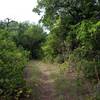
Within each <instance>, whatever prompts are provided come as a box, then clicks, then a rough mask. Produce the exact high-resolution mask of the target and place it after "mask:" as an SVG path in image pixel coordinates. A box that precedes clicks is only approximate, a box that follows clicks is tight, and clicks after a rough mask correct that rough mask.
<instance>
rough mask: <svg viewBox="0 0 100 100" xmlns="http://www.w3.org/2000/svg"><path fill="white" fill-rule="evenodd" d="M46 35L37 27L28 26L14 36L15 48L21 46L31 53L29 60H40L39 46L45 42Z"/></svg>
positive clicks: (40, 51) (40, 50)
mask: <svg viewBox="0 0 100 100" xmlns="http://www.w3.org/2000/svg"><path fill="white" fill-rule="evenodd" d="M45 37H46V33H45V32H44V31H43V29H42V27H40V26H39V25H29V26H28V28H27V29H26V30H24V32H23V33H18V34H16V35H15V36H14V40H15V42H16V43H17V46H22V47H23V48H24V49H26V50H28V51H30V52H31V55H30V57H31V58H41V56H42V49H41V45H42V43H43V42H44V41H45Z"/></svg>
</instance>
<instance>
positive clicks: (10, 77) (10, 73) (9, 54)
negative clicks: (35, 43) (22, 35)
mask: <svg viewBox="0 0 100 100" xmlns="http://www.w3.org/2000/svg"><path fill="white" fill-rule="evenodd" d="M11 34H12V32H9V31H8V30H5V29H0V99H3V100H9V99H13V98H14V99H15V98H16V99H17V98H19V96H20V95H21V94H22V93H23V92H25V89H24V85H25V82H24V80H23V70H24V68H25V65H26V64H27V61H28V55H29V52H27V51H25V50H23V48H17V46H16V43H15V42H13V41H12V40H11ZM20 91H21V92H20ZM19 92H20V93H19ZM18 93H19V96H18V97H16V96H17V94H18Z"/></svg>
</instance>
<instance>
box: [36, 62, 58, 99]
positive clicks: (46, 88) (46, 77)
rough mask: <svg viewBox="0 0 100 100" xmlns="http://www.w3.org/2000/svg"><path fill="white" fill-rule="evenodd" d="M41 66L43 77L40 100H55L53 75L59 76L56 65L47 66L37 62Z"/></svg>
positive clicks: (41, 77)
mask: <svg viewBox="0 0 100 100" xmlns="http://www.w3.org/2000/svg"><path fill="white" fill-rule="evenodd" d="M36 65H37V66H39V69H40V72H41V76H40V83H41V85H40V87H41V89H40V90H41V98H40V100H55V89H54V79H53V77H52V75H54V74H57V73H58V70H57V68H56V65H52V64H45V63H42V62H38V63H37V62H36Z"/></svg>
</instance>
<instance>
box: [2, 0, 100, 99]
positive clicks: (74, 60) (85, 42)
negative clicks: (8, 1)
mask: <svg viewBox="0 0 100 100" xmlns="http://www.w3.org/2000/svg"><path fill="white" fill-rule="evenodd" d="M33 11H34V12H36V13H38V14H41V13H44V15H43V16H42V18H41V20H40V22H41V23H42V24H43V26H45V27H46V28H47V29H48V30H49V31H50V32H49V34H46V33H45V32H44V31H43V28H42V27H41V26H40V25H34V24H30V23H27V22H23V23H19V22H16V21H13V20H10V19H6V20H5V21H0V100H20V98H23V97H25V98H26V97H27V96H28V95H29V94H30V90H29V89H28V87H26V86H25V81H24V79H23V71H24V68H25V66H26V65H27V62H28V61H29V60H30V59H43V60H44V61H49V62H51V63H55V62H56V63H59V64H60V65H61V66H60V67H62V68H61V69H62V70H63V71H62V72H61V74H63V73H65V72H66V69H68V68H69V67H70V68H71V70H72V71H73V70H74V72H75V73H77V75H78V79H77V80H76V81H74V82H76V83H75V84H78V88H81V86H82V85H83V84H84V83H87V84H88V83H90V85H91V87H92V88H91V89H90V90H91V91H89V93H86V94H88V95H89V96H87V97H86V98H85V99H86V100H100V0H38V5H37V6H36V7H35V8H34V9H33ZM33 74H34V73H33ZM66 77H67V76H66ZM61 78H63V77H61ZM62 80H63V79H58V80H56V82H58V83H56V87H59V88H60V87H61V88H60V89H58V91H60V93H63V90H64V89H65V88H66V86H67V82H66V81H62ZM62 82H63V83H62ZM64 82H65V83H64ZM70 84H71V83H70ZM61 85H63V86H61ZM62 87H63V89H62ZM61 100H65V99H61ZM79 100H80V99H79Z"/></svg>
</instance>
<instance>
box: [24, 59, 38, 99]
mask: <svg viewBox="0 0 100 100" xmlns="http://www.w3.org/2000/svg"><path fill="white" fill-rule="evenodd" d="M35 63H36V61H33V60H32V61H29V63H28V65H27V66H26V68H25V71H24V78H25V81H26V86H27V87H28V88H29V91H30V96H29V97H28V98H27V99H26V100H40V90H39V87H40V80H39V79H40V69H39V67H38V66H37V65H36V64H35Z"/></svg>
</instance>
